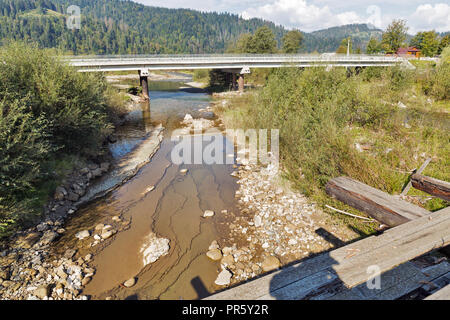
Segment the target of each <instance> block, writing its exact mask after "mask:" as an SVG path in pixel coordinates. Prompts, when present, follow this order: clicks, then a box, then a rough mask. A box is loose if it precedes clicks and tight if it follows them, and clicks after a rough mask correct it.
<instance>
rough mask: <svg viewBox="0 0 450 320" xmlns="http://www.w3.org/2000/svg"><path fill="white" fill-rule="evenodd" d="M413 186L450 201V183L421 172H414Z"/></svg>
mask: <svg viewBox="0 0 450 320" xmlns="http://www.w3.org/2000/svg"><path fill="white" fill-rule="evenodd" d="M411 183H412V186H413V187H414V188H416V189H419V190H422V191H425V192H426V193H429V194H431V195H433V196H436V197H438V198H441V199H444V200H447V201H450V183H448V182H446V181H442V180H438V179H434V178H430V177H427V176H423V175H421V174H417V173H416V174H413V175H412V177H411Z"/></svg>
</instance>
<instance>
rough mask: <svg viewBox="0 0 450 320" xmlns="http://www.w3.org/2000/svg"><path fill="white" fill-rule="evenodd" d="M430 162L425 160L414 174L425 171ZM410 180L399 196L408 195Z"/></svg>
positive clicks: (429, 159)
mask: <svg viewBox="0 0 450 320" xmlns="http://www.w3.org/2000/svg"><path fill="white" fill-rule="evenodd" d="M430 162H431V158H428V159H427V160H425V162H424V163H423V164H422V165H421V166H420V168H419V170H417V171H414V173H422V172H423V170H425V168H426V166H427V165H428V164H429V163H430ZM411 186H412V184H411V180H409V182H408V184H407V185H406V187H405V189H403V191H402V193H401V194H400V195H401V196H406V194H407V193H408V191H409V189H411Z"/></svg>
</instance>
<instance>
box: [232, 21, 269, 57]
mask: <svg viewBox="0 0 450 320" xmlns="http://www.w3.org/2000/svg"><path fill="white" fill-rule="evenodd" d="M276 51H277V41H276V39H275V36H274V34H273V32H272V31H271V30H270V29H269V28H268V27H267V26H262V27H260V28H258V30H256V32H255V34H253V35H252V34H248V33H246V34H243V35H241V36H240V37H239V39H238V40H237V42H236V44H235V45H233V46H232V47H230V49H229V52H232V53H258V54H262V53H275V52H276Z"/></svg>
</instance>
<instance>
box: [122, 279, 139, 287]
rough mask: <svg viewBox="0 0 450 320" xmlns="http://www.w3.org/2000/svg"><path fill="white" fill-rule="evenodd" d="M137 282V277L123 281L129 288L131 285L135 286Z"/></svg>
mask: <svg viewBox="0 0 450 320" xmlns="http://www.w3.org/2000/svg"><path fill="white" fill-rule="evenodd" d="M135 284H136V279H135V278H131V279H128V280H127V281H125V282H124V283H123V285H124V286H125V287H127V288H130V287H132V286H134V285H135Z"/></svg>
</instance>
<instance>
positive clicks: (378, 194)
mask: <svg viewBox="0 0 450 320" xmlns="http://www.w3.org/2000/svg"><path fill="white" fill-rule="evenodd" d="M326 192H327V193H328V195H330V196H332V197H334V198H336V199H338V200H340V201H342V202H344V203H346V204H348V205H350V206H352V207H354V208H356V209H358V210H360V211H363V212H365V213H367V214H369V215H370V216H371V217H373V218H375V219H376V220H378V221H380V222H382V223H384V224H386V225H388V226H398V225H400V224H403V223H405V222H408V221H410V220H414V219H417V218H420V217H423V216H425V215H428V214H429V213H430V212H429V211H428V210H425V209H423V208H421V207H419V206H416V205H414V204H412V203H409V202H407V201H404V200H401V199H398V198H396V197H394V196H391V195H390V194H387V193H386V192H383V191H380V190H378V189H375V188H372V187H371V186H368V185H366V184H364V183H362V182H359V181H356V180H353V179H351V178H349V177H338V178H334V179H331V180H330V181H328V183H327V185H326Z"/></svg>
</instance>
